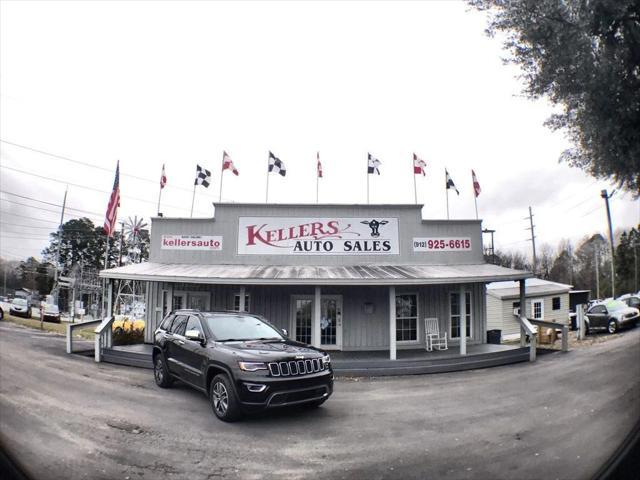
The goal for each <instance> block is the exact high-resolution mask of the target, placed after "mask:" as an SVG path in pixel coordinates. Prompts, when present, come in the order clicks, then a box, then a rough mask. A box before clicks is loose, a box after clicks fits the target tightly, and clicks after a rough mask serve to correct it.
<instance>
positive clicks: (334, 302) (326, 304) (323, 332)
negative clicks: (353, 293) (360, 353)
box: [320, 295, 342, 349]
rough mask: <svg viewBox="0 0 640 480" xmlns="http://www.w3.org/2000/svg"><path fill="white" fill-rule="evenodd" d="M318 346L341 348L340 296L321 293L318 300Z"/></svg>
mask: <svg viewBox="0 0 640 480" xmlns="http://www.w3.org/2000/svg"><path fill="white" fill-rule="evenodd" d="M320 346H321V347H324V348H329V349H340V348H342V297H340V296H338V295H326V296H325V295H323V296H322V299H321V301H320Z"/></svg>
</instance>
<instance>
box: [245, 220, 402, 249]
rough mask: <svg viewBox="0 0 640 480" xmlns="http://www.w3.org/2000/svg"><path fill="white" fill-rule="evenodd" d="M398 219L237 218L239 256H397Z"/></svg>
mask: <svg viewBox="0 0 640 480" xmlns="http://www.w3.org/2000/svg"><path fill="white" fill-rule="evenodd" d="M398 253H399V250H398V219H397V218H389V217H367V218H290V217H289V218H287V217H240V218H239V219H238V254H239V255H397V254H398Z"/></svg>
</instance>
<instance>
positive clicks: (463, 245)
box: [413, 237, 471, 252]
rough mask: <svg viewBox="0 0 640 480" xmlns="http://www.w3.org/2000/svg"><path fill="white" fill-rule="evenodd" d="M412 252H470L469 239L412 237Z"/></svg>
mask: <svg viewBox="0 0 640 480" xmlns="http://www.w3.org/2000/svg"><path fill="white" fill-rule="evenodd" d="M413 251H414V252H470V251H471V239H470V238H463V237H441V238H414V239H413Z"/></svg>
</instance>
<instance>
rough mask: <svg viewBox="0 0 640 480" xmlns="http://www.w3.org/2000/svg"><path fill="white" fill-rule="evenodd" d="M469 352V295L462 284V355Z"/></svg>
mask: <svg viewBox="0 0 640 480" xmlns="http://www.w3.org/2000/svg"><path fill="white" fill-rule="evenodd" d="M466 354H467V296H466V295H465V291H464V285H460V355H466Z"/></svg>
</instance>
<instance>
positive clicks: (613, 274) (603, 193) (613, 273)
mask: <svg viewBox="0 0 640 480" xmlns="http://www.w3.org/2000/svg"><path fill="white" fill-rule="evenodd" d="M614 193H616V191H615V190H614V191H613V192H611V195H609V194H608V193H607V190H606V189H605V190H602V191H601V192H600V196H601V197H602V198H604V203H605V204H606V205H607V222H609V242H610V243H611V296H612V297H613V298H616V267H615V248H614V246H613V227H612V226H611V210H610V209H609V199H610V198H611V197H613V194H614Z"/></svg>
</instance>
